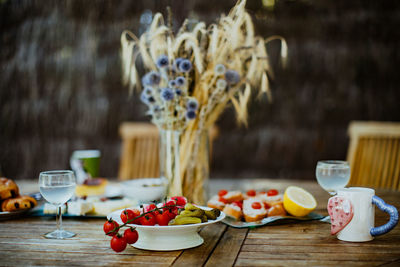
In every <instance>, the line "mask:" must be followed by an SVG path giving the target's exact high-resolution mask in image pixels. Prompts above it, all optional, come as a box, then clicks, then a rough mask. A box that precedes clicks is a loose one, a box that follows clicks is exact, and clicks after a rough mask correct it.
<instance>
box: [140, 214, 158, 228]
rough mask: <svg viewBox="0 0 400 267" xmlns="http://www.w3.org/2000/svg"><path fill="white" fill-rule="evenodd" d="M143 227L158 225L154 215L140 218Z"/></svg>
mask: <svg viewBox="0 0 400 267" xmlns="http://www.w3.org/2000/svg"><path fill="white" fill-rule="evenodd" d="M140 219H141V223H142V225H156V223H157V220H156V217H155V216H154V215H153V214H151V213H150V214H146V215H144V216H143V217H141V218H140Z"/></svg>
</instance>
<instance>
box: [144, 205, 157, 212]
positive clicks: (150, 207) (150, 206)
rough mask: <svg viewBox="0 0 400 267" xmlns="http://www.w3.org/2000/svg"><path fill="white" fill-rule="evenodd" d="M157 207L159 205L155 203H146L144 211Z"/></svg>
mask: <svg viewBox="0 0 400 267" xmlns="http://www.w3.org/2000/svg"><path fill="white" fill-rule="evenodd" d="M155 208H157V206H156V205H155V204H149V205H144V207H143V211H144V212H149V211H151V210H154V209H155Z"/></svg>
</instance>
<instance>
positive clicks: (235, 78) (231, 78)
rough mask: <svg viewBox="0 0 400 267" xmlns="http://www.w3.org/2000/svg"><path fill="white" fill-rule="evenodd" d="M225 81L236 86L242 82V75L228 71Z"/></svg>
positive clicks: (234, 71)
mask: <svg viewBox="0 0 400 267" xmlns="http://www.w3.org/2000/svg"><path fill="white" fill-rule="evenodd" d="M225 79H226V81H227V82H228V83H229V84H235V83H238V82H239V81H240V75H239V73H238V72H237V71H236V70H227V71H226V72H225Z"/></svg>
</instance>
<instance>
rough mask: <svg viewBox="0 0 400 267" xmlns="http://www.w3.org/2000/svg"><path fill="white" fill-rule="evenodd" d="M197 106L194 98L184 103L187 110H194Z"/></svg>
mask: <svg viewBox="0 0 400 267" xmlns="http://www.w3.org/2000/svg"><path fill="white" fill-rule="evenodd" d="M198 107H199V103H198V102H197V100H196V99H194V98H193V99H190V100H189V101H188V102H187V103H186V108H187V109H188V110H196V109H197V108H198Z"/></svg>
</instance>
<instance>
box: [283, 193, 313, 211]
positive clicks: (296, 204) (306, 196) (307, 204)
mask: <svg viewBox="0 0 400 267" xmlns="http://www.w3.org/2000/svg"><path fill="white" fill-rule="evenodd" d="M283 206H284V207H285V209H286V211H287V212H288V213H290V214H291V215H293V216H296V217H303V216H306V215H307V214H309V213H310V212H312V211H313V210H314V209H315V208H316V207H317V201H316V200H315V198H314V197H313V195H311V194H310V193H309V192H307V191H306V190H304V189H303V188H301V187H298V186H289V187H288V188H286V190H285V194H284V195H283Z"/></svg>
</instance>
